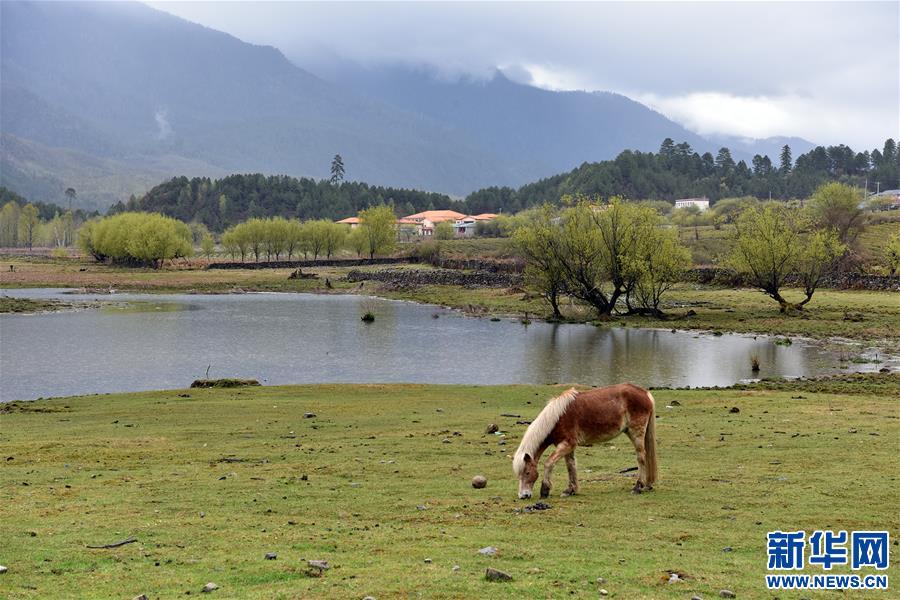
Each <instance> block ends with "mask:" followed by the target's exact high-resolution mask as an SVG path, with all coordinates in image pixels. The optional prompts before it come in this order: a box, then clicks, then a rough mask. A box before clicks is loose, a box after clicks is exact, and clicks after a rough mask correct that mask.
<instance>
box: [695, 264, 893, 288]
mask: <svg viewBox="0 0 900 600" xmlns="http://www.w3.org/2000/svg"><path fill="white" fill-rule="evenodd" d="M684 280H685V281H690V282H694V283H703V284H711V285H724V286H730V287H745V286H747V285H748V284H747V282H746V281H745V280H744V278H743V277H741V276H740V275H739V274H737V273H735V272H734V271H731V270H730V269H721V268H716V267H698V268H694V269H688V270H687V271H686V272H685V275H684ZM797 283H798V282H797V281H796V279H795V278H788V280H787V285H788V286H792V285H796V284H797ZM819 287H820V288H830V289H836V290H874V291H900V275H894V276H889V275H866V274H864V273H834V274H832V275H828V276H826V277H825V278H824V279H823V280H822V283H821V284H820V285H819Z"/></svg>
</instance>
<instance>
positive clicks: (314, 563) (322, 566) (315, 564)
mask: <svg viewBox="0 0 900 600" xmlns="http://www.w3.org/2000/svg"><path fill="white" fill-rule="evenodd" d="M306 564H308V565H309V566H310V567H312V568H313V569H319V570H320V571H327V570H328V569H330V568H331V565H329V564H328V561H327V560H308V561H306Z"/></svg>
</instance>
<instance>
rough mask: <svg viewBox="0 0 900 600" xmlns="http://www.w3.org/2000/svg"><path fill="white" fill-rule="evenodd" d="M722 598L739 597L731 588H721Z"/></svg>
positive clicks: (720, 594)
mask: <svg viewBox="0 0 900 600" xmlns="http://www.w3.org/2000/svg"><path fill="white" fill-rule="evenodd" d="M719 597H720V598H737V594H735V593H734V592H732V591H731V590H719Z"/></svg>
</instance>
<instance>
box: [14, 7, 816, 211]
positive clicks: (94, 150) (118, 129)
mask: <svg viewBox="0 0 900 600" xmlns="http://www.w3.org/2000/svg"><path fill="white" fill-rule="evenodd" d="M328 79H329V80H326V79H323V78H321V77H319V76H317V75H315V74H313V73H312V72H310V71H308V70H304V69H302V68H300V67H298V66H297V65H295V64H294V63H292V62H291V61H289V60H288V59H287V58H285V56H284V55H283V54H282V53H281V52H280V51H278V50H277V49H275V48H272V47H268V46H257V45H252V44H248V43H245V42H243V41H241V40H239V39H237V38H235V37H233V36H231V35H228V34H225V33H222V32H219V31H215V30H213V29H209V28H206V27H203V26H201V25H197V24H195V23H191V22H188V21H185V20H183V19H180V18H178V17H175V16H172V15H170V14H168V13H165V12H161V11H158V10H155V9H152V8H150V7H148V6H146V5H143V4H139V3H136V2H19V1H7V0H4V1H2V2H0V133H2V135H0V185H6V186H7V187H9V188H11V189H14V190H15V191H17V192H19V193H21V194H24V195H26V196H28V197H29V198H34V199H35V200H43V201H48V202H58V203H65V198H64V195H63V192H64V190H65V189H66V188H68V187H74V188H75V189H76V190H77V192H78V202H79V204H80V205H81V206H83V207H85V208H91V209H95V208H103V207H106V206H109V205H110V204H113V203H115V202H117V201H122V200H126V199H127V198H128V196H129V195H131V194H138V195H140V194H142V193H144V192H146V191H147V190H148V189H150V188H151V187H152V186H153V185H154V184H155V183H159V182H160V181H164V180H167V179H170V178H171V177H173V176H188V177H192V176H206V177H220V176H222V175H225V174H228V173H248V172H254V173H255V172H258V173H263V174H287V175H293V176H300V177H302V176H307V177H314V178H323V177H327V176H328V171H329V166H330V163H331V158H332V157H333V156H334V155H335V154H341V156H342V157H343V160H344V164H345V165H346V168H347V177H348V179H352V180H356V181H365V182H368V183H370V184H374V185H382V186H390V187H393V188H418V189H422V190H432V191H437V192H442V193H448V194H451V195H454V196H463V195H465V194H467V193H469V192H471V191H473V190H476V189H479V188H484V187H487V186H504V185H509V186H518V185H521V184H524V183H526V182H528V181H534V180H536V179H539V178H541V177H546V176H549V175H552V174H554V173H559V172H563V171H568V170H571V169H573V168H575V167H577V166H578V165H581V164H583V163H585V162H594V161H600V160H605V159H612V158H614V157H616V156H617V155H618V154H619V153H620V152H621V151H622V150H624V149H633V150H641V151H656V150H657V149H658V148H659V146H660V142H661V141H662V140H663V139H665V138H667V137H668V138H672V139H674V140H677V141H686V142H688V143H689V144H690V145H691V147H692V148H693V149H694V150H695V151H699V152H701V153H702V152H706V151H709V152H712V153H715V152H716V151H717V150H718V148H719V147H720V145H721V144H717V143H715V142H713V141H710V140H707V139H705V138H703V137H701V136H698V135H696V134H693V133H691V132H689V131H687V130H686V129H685V128H683V127H682V126H680V125H678V124H677V123H675V122H673V121H671V120H669V119H667V118H666V117H665V116H663V115H661V114H660V113H657V112H654V111H652V110H650V109H649V108H647V107H646V106H644V105H642V104H640V103H637V102H634V101H632V100H630V99H629V98H626V97H625V96H621V95H618V94H612V93H599V92H597V93H587V92H554V91H548V90H544V89H539V88H536V87H533V86H530V85H525V84H521V83H516V82H514V81H512V80H510V79H509V78H507V77H505V76H504V75H503V74H502V73H500V72H498V73H497V74H496V75H495V76H494V77H493V78H491V79H489V80H486V81H481V80H475V79H461V80H456V81H446V80H442V79H440V78H438V77H435V76H433V74H432V73H429V72H427V71H424V70H421V69H419V70H416V69H404V68H399V67H388V66H381V67H377V68H373V69H367V68H362V67H358V66H352V65H342V66H341V67H339V68H337V69H332V70H331V71H330V73H329V74H328ZM735 143H736V144H737V143H739V144H742V146H741V147H740V148H737V150H736V151H735V152H734V153H733V156H734V157H735V159H736V160H738V159H740V158H745V159H747V160H748V162H749V158H750V157H751V156H752V154H753V153H755V151H753V148H754V147H756V145H754V144H756V143H755V142H745V141H743V140H735ZM757 145H758V144H757ZM770 145H772V147H773V148H774V147H776V146H777V147H778V148H780V146H778V145H777V144H775V143H773V144H770ZM798 154H799V152H798V151H795V156H796V155H798ZM776 155H777V153H776ZM776 155H773V156H772V158H773V160H776Z"/></svg>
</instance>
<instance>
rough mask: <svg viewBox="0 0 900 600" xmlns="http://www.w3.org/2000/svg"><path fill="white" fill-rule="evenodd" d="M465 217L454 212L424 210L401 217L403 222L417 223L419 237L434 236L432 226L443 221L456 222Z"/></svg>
mask: <svg viewBox="0 0 900 600" xmlns="http://www.w3.org/2000/svg"><path fill="white" fill-rule="evenodd" d="M465 216H466V215H464V214H462V213H458V212H456V211H455V210H425V211H422V212H418V213H416V214H414V215H409V216H406V217H403V220H404V221H407V220H408V221H412V222H415V223H418V224H419V225H420V226H421V228H422V230H421V232H420V233H419V235H422V236H425V237H428V236H432V235H434V226H435V225H437V224H438V223H443V222H445V221H453V222H456V221H457V220H459V219H462V218H465Z"/></svg>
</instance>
